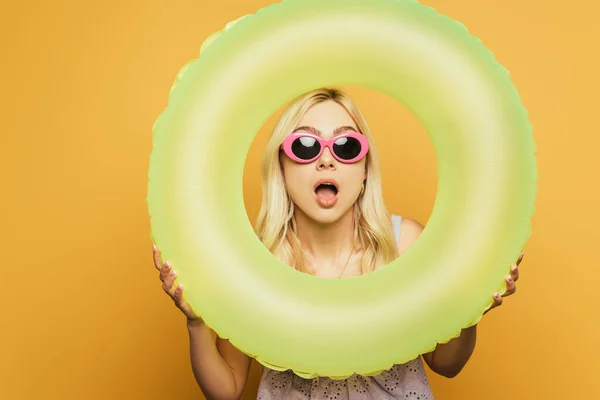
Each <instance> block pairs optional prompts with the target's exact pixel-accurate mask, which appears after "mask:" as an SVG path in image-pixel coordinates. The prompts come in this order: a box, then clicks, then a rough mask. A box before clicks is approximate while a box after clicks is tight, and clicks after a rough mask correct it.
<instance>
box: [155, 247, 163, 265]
mask: <svg viewBox="0 0 600 400" xmlns="http://www.w3.org/2000/svg"><path fill="white" fill-rule="evenodd" d="M152 256H153V258H154V266H155V267H156V269H158V270H159V271H160V269H161V268H162V267H163V262H162V259H161V258H160V252H159V251H158V249H157V248H156V245H152Z"/></svg>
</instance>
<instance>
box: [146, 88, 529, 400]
mask: <svg viewBox="0 0 600 400" xmlns="http://www.w3.org/2000/svg"><path fill="white" fill-rule="evenodd" d="M378 161H379V160H378V155H377V150H376V148H375V145H374V143H373V139H372V136H371V133H370V131H369V128H368V126H367V123H366V121H365V119H364V117H363V115H362V114H361V112H360V111H359V109H358V108H357V106H356V105H355V104H354V102H353V101H352V100H351V99H350V98H349V97H348V96H347V95H346V94H345V93H343V92H341V91H339V90H336V89H319V90H315V91H312V92H309V93H306V94H304V95H302V96H300V97H299V98H297V99H295V100H294V101H293V102H292V104H291V105H290V106H289V107H288V108H287V109H286V111H285V112H284V113H283V115H282V117H281V118H280V120H279V122H278V124H277V125H276V127H275V129H274V130H273V134H272V136H271V138H270V141H269V143H268V145H267V147H266V149H265V152H264V155H263V158H262V184H263V202H262V207H261V210H260V212H259V216H258V221H257V224H256V230H257V234H258V236H259V238H260V240H261V241H262V242H263V244H264V245H265V246H266V247H267V248H268V249H269V250H270V251H271V252H272V253H273V254H274V255H275V256H276V257H277V258H279V259H280V260H282V261H283V262H284V263H286V264H287V265H289V266H290V267H292V268H296V269H297V270H299V271H302V272H304V273H307V274H313V275H315V276H319V277H322V278H334V279H340V278H349V277H355V276H359V275H362V274H368V273H369V272H372V271H374V270H376V269H378V268H382V267H384V266H385V265H387V264H389V263H391V262H392V261H393V260H394V259H396V258H397V257H398V256H400V255H402V253H404V252H405V251H406V250H407V249H408V248H409V247H410V246H411V245H412V244H413V243H414V242H415V241H416V240H417V238H418V237H419V234H420V233H421V231H422V230H423V226H422V225H421V224H419V223H418V222H417V221H415V220H413V219H410V218H406V217H405V218H402V216H396V215H390V213H389V212H388V210H387V209H386V207H385V205H384V201H383V196H382V190H381V177H380V171H379V163H378ZM522 256H523V254H521V257H520V258H519V260H518V261H517V262H516V264H514V265H513V266H512V268H511V271H510V274H509V275H508V276H507V278H506V284H507V292H506V293H505V294H504V296H507V295H510V294H512V293H513V292H514V291H515V281H516V280H517V279H518V265H519V263H520V262H521V259H522ZM154 260H155V266H156V268H157V269H159V270H160V279H161V281H162V282H163V289H164V290H165V291H166V292H167V293H168V294H169V295H170V296H171V297H172V298H173V300H174V302H175V304H176V305H177V307H179V308H180V309H181V310H182V311H183V313H184V314H185V315H186V317H187V327H188V332H189V337H190V353H191V362H192V369H193V371H194V375H195V377H196V380H197V382H198V384H199V386H200V388H201V389H202V391H203V393H204V394H205V396H206V398H208V399H222V400H233V399H239V398H240V396H241V395H242V392H243V391H244V387H245V385H246V381H247V378H248V372H249V367H250V362H251V359H250V358H249V357H248V356H247V355H245V354H244V353H242V352H241V351H239V350H238V349H236V348H235V347H233V346H232V345H231V344H230V343H229V341H227V340H222V339H220V338H217V341H216V343H215V341H214V340H213V339H212V335H211V331H210V329H209V328H208V327H207V326H206V325H205V324H204V322H203V321H202V319H201V318H199V317H198V316H197V315H196V314H195V313H194V312H193V310H192V309H191V308H190V306H189V305H188V304H186V303H185V301H184V300H183V299H182V293H183V288H182V287H181V286H180V285H179V286H177V287H175V286H174V283H173V282H174V280H175V277H176V272H175V271H174V270H173V269H172V268H171V265H170V264H169V263H168V262H167V263H163V261H162V260H161V257H160V254H159V252H158V250H157V249H156V247H155V248H154ZM493 298H494V303H493V305H492V307H491V308H494V307H496V306H498V305H500V304H501V303H502V297H501V296H499V295H498V294H497V293H496V294H494V296H493ZM475 338H476V326H473V327H471V328H468V329H464V330H463V331H462V333H461V335H460V336H459V337H458V338H456V339H453V340H451V341H450V342H448V343H446V344H442V345H438V346H437V347H436V348H435V350H434V351H433V352H431V353H429V354H423V355H422V356H421V357H417V358H416V359H414V360H412V361H410V362H408V363H406V364H402V365H395V366H394V367H393V368H391V369H390V370H388V371H385V372H383V373H382V374H380V375H378V376H374V377H362V376H358V375H353V376H351V377H350V378H348V379H346V380H341V381H335V380H331V379H329V378H323V377H320V378H315V379H303V378H300V377H298V376H297V375H295V374H293V373H292V372H291V371H284V372H279V371H272V370H270V369H267V368H264V367H263V369H262V375H261V381H260V385H259V389H258V394H257V398H258V399H338V400H342V399H421V400H423V399H432V398H433V395H432V393H431V388H430V386H429V383H428V380H427V377H426V375H425V371H424V368H423V360H424V362H425V363H427V365H429V367H430V368H431V370H432V371H434V372H436V373H438V374H440V375H443V376H445V377H454V376H456V375H457V374H458V373H459V372H460V371H461V369H462V368H463V367H464V366H465V364H466V363H467V361H468V360H469V358H470V356H471V354H472V352H473V349H474V346H475Z"/></svg>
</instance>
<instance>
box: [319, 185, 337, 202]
mask: <svg viewBox="0 0 600 400" xmlns="http://www.w3.org/2000/svg"><path fill="white" fill-rule="evenodd" d="M315 194H316V195H317V197H319V198H321V199H323V200H331V199H333V198H334V197H335V196H337V194H338V187H337V185H336V184H335V183H333V182H323V183H320V184H319V185H317V187H316V188H315Z"/></svg>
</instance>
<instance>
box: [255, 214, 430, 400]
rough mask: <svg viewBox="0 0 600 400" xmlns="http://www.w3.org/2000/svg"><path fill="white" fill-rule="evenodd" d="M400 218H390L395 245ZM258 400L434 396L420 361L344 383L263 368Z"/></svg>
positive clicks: (424, 399)
mask: <svg viewBox="0 0 600 400" xmlns="http://www.w3.org/2000/svg"><path fill="white" fill-rule="evenodd" d="M401 221H402V217H400V216H396V215H393V216H392V224H393V227H394V234H395V236H396V241H399V240H400V222H401ZM257 399H258V400H283V399H285V400H308V399H311V400H313V399H314V400H371V399H372V400H391V399H400V400H409V399H410V400H432V399H433V394H432V392H431V388H430V386H429V381H428V380H427V376H426V375H425V370H424V368H423V361H422V360H421V358H420V357H417V358H415V359H414V360H412V361H409V362H407V363H406V364H397V365H394V366H393V367H392V368H391V369H389V370H387V371H383V372H382V373H381V374H379V375H377V376H360V375H356V374H354V375H352V376H350V377H349V378H347V379H344V380H333V379H331V378H327V377H316V378H313V379H304V378H301V377H299V376H298V375H296V374H294V373H293V372H292V371H289V370H288V371H274V370H271V369H269V368H266V367H264V366H263V367H262V374H261V380H260V384H259V387H258V395H257Z"/></svg>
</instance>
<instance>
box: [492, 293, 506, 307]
mask: <svg viewBox="0 0 600 400" xmlns="http://www.w3.org/2000/svg"><path fill="white" fill-rule="evenodd" d="M493 298H494V303H493V304H492V307H491V308H496V307H498V306H501V305H502V302H503V299H502V296H501V295H500V293H494V296H493Z"/></svg>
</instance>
